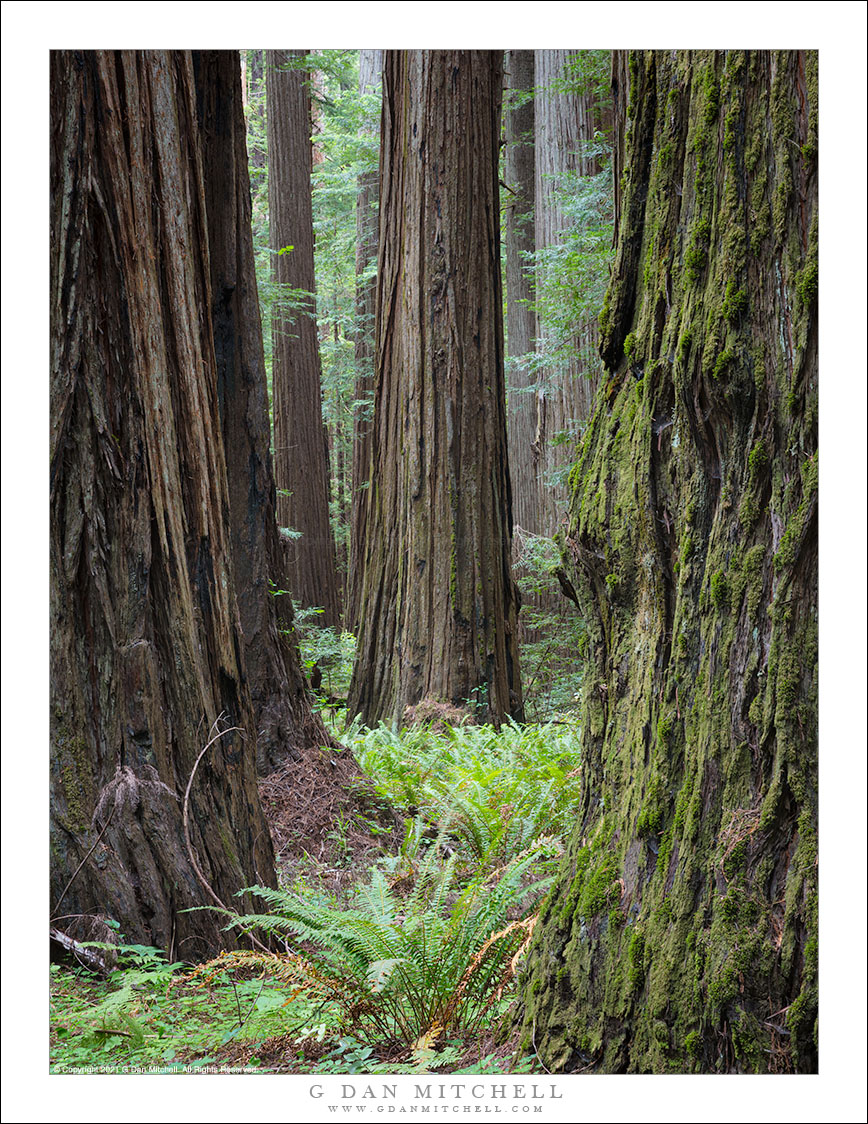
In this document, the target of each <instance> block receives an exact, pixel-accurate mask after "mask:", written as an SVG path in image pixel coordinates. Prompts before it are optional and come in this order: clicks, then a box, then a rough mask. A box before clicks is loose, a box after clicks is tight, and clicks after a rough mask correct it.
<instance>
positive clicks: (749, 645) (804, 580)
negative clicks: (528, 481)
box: [523, 51, 818, 1073]
mask: <svg viewBox="0 0 868 1124" xmlns="http://www.w3.org/2000/svg"><path fill="white" fill-rule="evenodd" d="M624 62H626V65H623V63H624ZM614 73H615V74H616V75H622V76H623V77H625V78H626V77H628V78H629V86H630V89H629V98H628V99H627V102H626V119H624V117H623V116H622V118H621V120H620V122H619V125H620V128H621V129H622V130H625V131H626V135H625V137H624V140H623V152H624V163H623V171H624V179H623V181H622V186H621V197H620V199H619V211H620V219H619V230H618V238H617V253H616V265H615V270H614V275H613V278H612V283H611V285H610V288H609V292H608V297H607V303H606V308H605V311H604V317H603V323H602V336H601V353H602V356H603V359H604V362H605V366H606V368H607V371H608V376H607V378H606V381H605V383H604V384H603V385H602V386H601V388H600V390H599V392H598V394H597V400H596V406H595V410H594V414H593V417H592V420H591V422H590V426H589V429H588V432H587V435H586V437H585V439H584V442H583V444H582V446H581V450H580V456H579V459H578V462H577V464H576V466H575V469H574V472H573V477H572V504H571V509H570V522H569V528H568V531H567V533H566V536H565V539H564V546H565V555H564V565H565V569H566V571H567V576H568V577H569V579H570V581H571V583H572V585H573V587H574V589H575V591H576V595H577V598H578V601H579V603H580V605H581V608H582V611H583V613H584V615H585V616H586V619H587V623H588V630H589V644H588V650H587V653H586V669H585V687H584V691H585V696H584V716H583V727H584V735H583V754H584V756H583V764H582V770H583V779H584V790H583V798H582V803H581V806H580V807H579V808H578V809H577V819H578V826H577V830H576V833H575V836H574V838H573V840H572V842H571V844H570V847H569V850H568V853H567V855H566V857H565V864H564V867H563V870H562V874H561V878H560V880H559V883H558V885H557V886H556V888H555V890H554V891H553V893H552V894H551V895H550V898H549V899H548V901H547V903H546V905H545V907H544V909H543V912H542V916H541V922H540V925H539V928H538V930H537V940H536V943H535V947H534V950H533V952H532V955H531V957H530V961H529V966H528V979H527V987H526V991H525V994H524V1006H523V1025H524V1034H525V1037H526V1039H527V1040H528V1041H530V1039H531V1037H533V1040H534V1041H535V1043H536V1047H537V1049H538V1051H539V1053H540V1056H541V1057H542V1059H543V1061H544V1062H545V1064H546V1065H547V1066H548V1067H549V1068H550V1069H552V1070H557V1071H579V1070H581V1071H597V1072H624V1071H629V1072H655V1073H665V1072H714V1071H718V1072H740V1073H744V1072H768V1071H771V1072H786V1071H799V1072H812V1071H815V1070H816V1068H817V1056H818V1054H817V1036H816V1035H817V1029H816V1016H817V947H818V946H817V939H818V932H817V880H818V872H817V465H818V460H817V458H818V452H817V325H816V296H817V165H816V159H817V131H816V130H817V58H816V55H815V54H813V53H810V52H779V53H768V52H756V53H746V52H741V51H732V52H725V53H724V52H714V53H707V52H696V53H693V52H690V53H686V52H670V51H666V52H638V53H634V54H631V55H630V57H629V59H628V60H616V65H615V68H614ZM623 93H624V91H623V89H622V90H621V95H622V96H621V97H620V98H618V99H617V102H616V104H618V105H620V106H621V107H622V109H623V106H624V98H623ZM616 149H617V145H616Z"/></svg>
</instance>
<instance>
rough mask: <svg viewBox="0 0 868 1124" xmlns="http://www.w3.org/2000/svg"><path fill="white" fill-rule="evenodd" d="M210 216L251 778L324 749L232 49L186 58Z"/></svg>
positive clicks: (214, 318) (222, 417)
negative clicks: (276, 435)
mask: <svg viewBox="0 0 868 1124" xmlns="http://www.w3.org/2000/svg"><path fill="white" fill-rule="evenodd" d="M193 63H194V70H195V77H196V94H197V99H198V113H199V129H200V138H201V147H202V160H203V172H204V182H205V202H206V209H207V215H208V239H209V246H210V265H211V297H212V305H211V319H212V324H213V330H214V347H215V359H216V371H217V390H218V403H219V408H220V422H221V429H222V433H223V444H224V449H225V455H226V465H227V470H228V482H229V512H230V519H231V532H232V551H233V563H234V568H235V580H236V587H237V590H238V607H239V611H240V615H241V628H242V632H243V635H244V662H245V666H246V669H247V679H248V684H249V687H250V692H251V697H252V701H253V707H254V713H255V715H256V730H257V738H256V752H257V765H258V769H259V771H260V773H267V772H270V771H271V770H272V769H274V768H276V767H278V766H279V765H281V764H283V763H284V762H285V761H286V760H287V758H288V757H289V758H296V757H297V756H298V754H299V751H301V750H303V749H305V748H307V747H309V746H319V745H328V744H330V738H329V735H328V734H327V733H326V730H325V727H324V726H323V724H322V721H321V720H320V718H319V717H318V715H315V714H314V713H313V711H312V710H311V706H310V695H309V693H308V687H307V681H306V680H305V678H304V675H303V674H302V671H301V664H300V661H299V656H298V646H297V644H296V642H295V639H294V618H293V610H292V600H291V598H290V597H289V596H288V595H287V594H281V595H276V594H275V591H276V590H279V589H285V588H286V585H287V579H286V576H285V573H284V570H283V567H284V559H283V551H282V549H281V544H280V541H279V538H278V531H277V522H276V517H275V485H274V474H273V467H272V459H271V423H270V421H269V416H268V391H267V384H266V374H265V355H264V352H263V347H262V325H261V321H260V313H259V300H258V296H257V291H256V270H255V263H254V256H253V236H252V232H251V225H250V223H251V205H250V182H249V175H248V171H247V146H246V140H245V122H244V114H243V112H242V109H241V96H240V89H241V87H240V81H241V77H240V68H239V66H238V53H237V52H236V51H194V52H193Z"/></svg>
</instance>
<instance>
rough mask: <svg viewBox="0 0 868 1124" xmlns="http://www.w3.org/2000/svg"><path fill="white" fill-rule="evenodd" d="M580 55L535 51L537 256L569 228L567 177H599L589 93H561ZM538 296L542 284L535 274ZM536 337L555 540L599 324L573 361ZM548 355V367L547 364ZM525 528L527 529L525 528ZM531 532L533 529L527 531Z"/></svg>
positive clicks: (542, 457) (592, 374)
mask: <svg viewBox="0 0 868 1124" xmlns="http://www.w3.org/2000/svg"><path fill="white" fill-rule="evenodd" d="M578 53H579V52H577V51H535V52H534V55H535V80H536V86H537V98H536V107H535V119H534V120H535V132H536V143H535V145H534V155H535V161H536V164H535V175H536V191H535V211H534V214H535V219H536V222H535V229H536V235H535V237H536V249H537V252H538V253H539V252H541V251H544V250H546V249H550V248H551V247H554V246H556V245H557V244H558V243H559V242H560V241H561V240H562V239H563V236H564V234H565V233H566V232H567V230H568V228H569V219H568V217H567V215H566V214H565V213H564V210H563V207H562V206H561V205H560V203H559V201H558V198H557V197H558V193H559V192H561V191H563V190H564V187H565V180H566V177H568V176H570V175H573V176H575V175H579V176H587V175H593V174H594V173H596V172H598V171H599V167H598V165H597V164H596V162H595V161H594V160H590V159H587V158H586V157H584V156H583V155H581V150H582V146H583V144H585V143H586V142H589V141H592V140H593V138H594V130H595V128H597V127H598V126H599V124H600V121H599V117H598V116H596V115H595V111H594V97H593V95H592V94H591V93H583V94H577V93H567V92H565V91H564V90H563V89H562V88H561V86H562V85H563V84H564V83H565V82H567V81H568V79H569V70H568V66H569V64H570V63H571V62H573V61H574V60H575V59H576V57H577V55H578ZM538 270H539V271H540V275H539V276H538V277H537V296H539V295H540V293H541V290H542V288H543V283H544V279H545V278H544V274H543V273H542V266H538ZM536 334H537V337H538V339H539V345H538V346H539V348H540V351H541V355H540V356H539V357H538V358H540V359H541V360H542V362H543V365H542V366H541V368H540V369H539V372H538V375H537V385H538V392H537V401H536V405H537V418H536V422H537V429H536V435H535V441H534V448H535V454H536V457H537V464H538V470H537V475H538V477H539V479H540V485H541V486H540V487H539V490H538V493H537V494H538V497H539V499H538V503H539V514H538V516H537V518H538V527H539V532H540V533H541V534H545V535H549V536H552V535H554V533H555V531H556V530H557V528H558V526H559V523H560V522H561V520H562V519H563V516H564V513H565V511H566V508H567V503H568V491H567V486H566V482H565V481H564V480H560V482H556V481H558V479H559V478H560V477H562V476H563V475H564V474H565V472H564V470H565V466H568V465H569V463H570V462H571V461H572V458H573V456H574V453H575V447H576V441H577V440H578V437H579V434H580V432H581V429H582V426H583V424H584V423H585V422H586V421H587V418H588V416H589V414H590V412H591V403H592V402H593V399H594V392H595V390H596V385H597V380H596V368H597V366H598V360H597V359H596V355H595V350H596V339H597V327H596V324H595V323H592V322H586V323H577V324H576V325H575V334H574V337H573V340H572V341H571V342H572V351H573V353H572V355H570V356H569V357H566V358H564V357H560V358H555V357H554V356H552V354H551V353H552V350H553V343H554V334H553V332H552V331H551V329H550V328H547V327H546V325H545V324H544V323H543V322H542V321H539V320H538V324H537V333H536ZM547 353H548V355H549V359H548V362H545V359H544V357H545V356H546V354H547ZM522 525H523V524H522ZM527 529H528V530H533V528H527Z"/></svg>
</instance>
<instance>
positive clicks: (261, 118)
mask: <svg viewBox="0 0 868 1124" xmlns="http://www.w3.org/2000/svg"><path fill="white" fill-rule="evenodd" d="M245 53H246V55H247V70H246V74H245V78H246V81H247V101H246V107H247V113H248V132H249V134H250V143H249V145H248V149H249V163H250V166H251V167H252V168H255V169H256V170H257V172H258V171H259V170H260V169H264V168H265V166H266V154H265V149H264V148H263V147H262V144H261V143H260V139H263V140H264V135H265V127H266V126H265V51H263V50H256V51H247V52H245Z"/></svg>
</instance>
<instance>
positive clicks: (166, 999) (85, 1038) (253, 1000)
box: [50, 942, 312, 1073]
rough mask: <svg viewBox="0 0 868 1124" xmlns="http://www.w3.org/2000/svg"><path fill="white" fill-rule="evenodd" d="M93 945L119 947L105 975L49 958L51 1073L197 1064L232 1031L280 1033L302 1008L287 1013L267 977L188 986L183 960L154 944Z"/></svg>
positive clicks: (210, 1057)
mask: <svg viewBox="0 0 868 1124" xmlns="http://www.w3.org/2000/svg"><path fill="white" fill-rule="evenodd" d="M94 945H95V946H96V947H103V948H111V949H112V951H114V952H116V953H117V968H116V969H115V970H114V971H113V972H112V973H111V974H110V976H109V977H108V979H107V980H101V979H99V978H97V977H96V976H94V975H93V974H92V973H90V972H86V971H82V970H76V971H73V970H69V969H66V968H63V967H61V966H60V965H59V964H53V965H52V966H51V989H50V994H51V1046H50V1064H51V1072H52V1073H63V1072H69V1071H70V1070H75V1069H80V1068H82V1067H85V1066H100V1067H108V1068H109V1069H118V1070H124V1069H126V1068H129V1067H158V1068H159V1069H160V1071H161V1072H173V1071H175V1072H180V1071H181V1070H182V1068H183V1069H187V1068H188V1067H192V1068H194V1069H196V1068H201V1067H202V1066H206V1065H208V1064H211V1063H213V1062H215V1061H216V1058H215V1056H214V1053H213V1051H214V1050H215V1049H216V1048H219V1047H220V1046H221V1045H225V1044H226V1043H228V1042H229V1041H231V1040H233V1039H236V1038H238V1039H248V1038H254V1037H256V1036H260V1037H262V1036H266V1035H273V1034H279V1033H281V1032H285V1031H286V1030H287V1029H289V1028H290V1027H291V1026H292V1024H293V1021H295V1022H297V1021H298V1015H299V1009H298V1008H297V1007H296V1008H295V1010H294V1011H293V1012H292V1013H291V1014H290V1012H288V1011H287V1010H286V1009H285V1008H284V1003H285V1001H286V994H285V992H284V991H283V989H282V988H278V987H276V986H274V985H272V984H269V983H267V982H263V981H259V980H234V979H232V980H230V979H229V977H228V976H224V977H223V978H222V979H219V980H215V981H214V985H213V986H212V987H211V989H210V992H208V993H207V994H206V993H204V992H202V991H199V990H194V989H190V988H185V987H184V986H183V984H182V982H181V976H180V972H179V970H180V969H181V968H182V967H183V965H181V964H180V963H175V964H169V963H167V961H166V959H165V956H164V954H163V953H162V952H161V951H160V950H159V949H156V948H149V947H146V946H142V945H119V946H114V945H112V946H108V945H102V944H97V942H91V946H94ZM310 1010H311V1011H312V1008H310Z"/></svg>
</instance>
